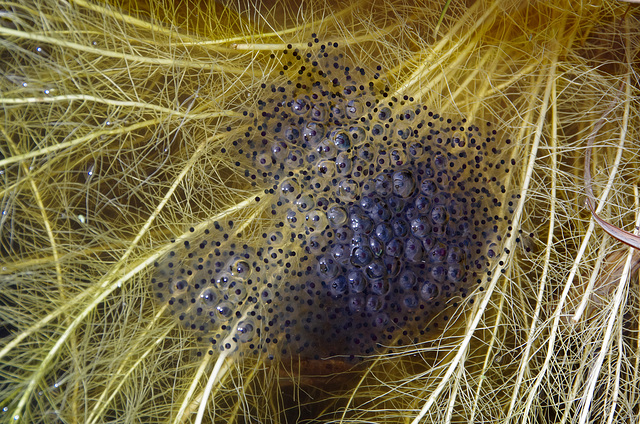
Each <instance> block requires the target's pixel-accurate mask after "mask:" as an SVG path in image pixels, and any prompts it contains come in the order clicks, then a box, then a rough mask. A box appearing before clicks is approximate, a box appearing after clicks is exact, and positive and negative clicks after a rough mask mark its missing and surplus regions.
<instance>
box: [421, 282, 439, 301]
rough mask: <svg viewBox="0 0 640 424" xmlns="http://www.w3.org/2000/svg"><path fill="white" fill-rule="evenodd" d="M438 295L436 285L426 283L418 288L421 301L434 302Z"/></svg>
mask: <svg viewBox="0 0 640 424" xmlns="http://www.w3.org/2000/svg"><path fill="white" fill-rule="evenodd" d="M439 294H440V288H439V287H438V285H437V284H434V283H431V282H428V283H424V284H423V285H422V287H421V288H420V297H421V298H422V300H425V301H427V302H431V301H433V300H435V299H436V298H437V297H438V296H439Z"/></svg>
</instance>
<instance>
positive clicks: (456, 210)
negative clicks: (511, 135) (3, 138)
mask: <svg viewBox="0 0 640 424" xmlns="http://www.w3.org/2000/svg"><path fill="white" fill-rule="evenodd" d="M316 42H317V40H316ZM314 49H315V54H314V53H311V52H309V53H307V54H306V55H304V57H303V56H302V53H300V52H299V51H298V50H294V51H293V57H294V62H293V63H291V62H290V63H289V64H287V65H286V66H285V70H290V69H292V67H297V70H298V72H297V74H298V77H297V80H295V81H291V80H284V81H283V82H282V83H280V84H273V85H271V86H267V85H263V89H264V92H265V93H266V94H265V95H264V98H263V100H260V101H258V102H257V107H256V109H255V110H254V111H251V113H247V116H248V119H249V120H251V122H250V123H249V124H248V125H247V126H246V128H244V129H243V130H242V131H235V132H233V130H232V132H231V134H237V138H234V141H233V146H234V149H233V150H234V151H233V154H234V155H235V156H234V160H233V162H232V163H234V164H235V167H236V170H237V171H238V172H240V173H242V174H243V175H244V176H245V177H246V178H247V180H248V181H251V182H252V185H253V186H255V187H259V188H261V189H262V190H263V192H264V195H261V196H260V197H259V198H256V201H257V202H258V203H261V204H263V205H266V207H265V213H264V215H265V216H264V217H262V218H261V219H262V220H263V221H264V222H266V223H267V224H265V226H266V227H268V229H267V230H266V231H265V232H264V234H262V239H261V240H260V241H258V242H255V243H248V242H240V240H241V239H242V237H241V235H240V234H236V232H235V231H234V222H232V221H229V222H224V223H222V222H216V223H215V224H214V225H212V227H211V228H210V229H208V230H206V231H205V232H204V234H197V235H194V238H193V240H197V241H195V242H194V241H186V242H183V243H181V244H180V245H178V246H175V249H173V250H172V251H171V252H170V253H169V255H168V256H167V257H166V258H165V259H163V260H161V261H159V262H158V263H157V264H156V270H155V275H154V278H153V281H152V282H153V289H154V292H155V295H156V298H157V299H158V300H159V301H161V302H163V303H167V304H168V305H169V310H170V311H171V313H172V314H173V315H175V316H176V317H177V319H178V320H179V321H180V322H181V323H182V325H184V326H185V327H187V328H191V329H193V330H194V331H195V332H196V333H198V334H199V335H198V337H199V339H200V340H202V341H203V342H205V343H206V344H207V346H209V348H210V349H211V350H213V349H214V348H215V349H221V350H229V349H232V350H236V349H237V350H240V351H241V352H243V353H246V352H254V353H266V354H268V355H271V356H278V355H279V356H288V355H299V356H302V357H310V358H323V357H328V356H332V355H350V356H357V355H366V354H370V353H373V352H378V351H379V348H380V347H384V346H392V345H396V346H397V345H406V344H412V343H417V342H419V341H421V340H424V339H425V338H426V337H428V335H429V334H435V332H436V330H437V329H438V328H442V327H443V323H445V322H446V321H447V320H448V319H449V317H448V313H449V312H448V311H450V310H451V308H454V307H456V306H457V305H458V302H459V301H460V300H461V299H463V298H465V297H467V295H468V294H469V293H470V292H471V291H473V290H475V289H476V288H477V287H478V286H479V284H481V283H482V282H483V278H486V275H487V273H489V272H490V269H491V266H492V258H494V257H495V256H497V255H498V253H499V252H498V249H499V246H500V244H501V240H502V234H503V233H505V232H506V228H507V227H508V225H509V215H510V214H511V213H512V204H511V201H510V200H511V199H510V197H508V195H507V193H506V191H507V190H506V188H505V186H504V184H503V183H502V182H501V178H500V177H501V175H504V174H505V173H508V172H509V166H510V165H512V164H513V163H512V160H513V159H511V160H509V159H505V157H506V155H505V154H504V152H502V151H501V147H502V148H504V147H506V146H508V144H509V141H508V140H502V139H500V138H499V137H498V135H497V132H496V131H495V130H493V129H492V127H491V125H490V124H486V126H484V127H483V128H479V127H477V126H474V125H471V124H469V123H467V122H466V121H465V120H464V119H461V120H460V121H459V122H455V123H454V122H453V121H451V120H448V119H444V118H443V117H441V116H439V115H438V114H435V113H433V112H431V111H428V110H427V108H426V107H425V106H422V105H420V104H418V103H416V102H415V101H414V99H412V98H410V97H408V96H402V97H401V98H397V97H395V96H393V95H390V94H389V92H388V91H389V90H388V87H380V86H381V84H382V83H381V78H380V75H379V73H378V72H374V73H370V72H367V71H365V70H364V69H362V68H360V67H354V68H350V67H349V66H348V65H346V64H345V62H346V60H345V58H344V57H343V55H342V54H340V53H338V46H337V45H329V46H325V45H322V46H315V47H314ZM311 50H313V49H311ZM378 71H379V69H378ZM221 153H223V154H231V152H227V151H226V150H225V151H223V152H221Z"/></svg>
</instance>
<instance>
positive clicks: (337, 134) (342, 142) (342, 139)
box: [329, 130, 351, 150]
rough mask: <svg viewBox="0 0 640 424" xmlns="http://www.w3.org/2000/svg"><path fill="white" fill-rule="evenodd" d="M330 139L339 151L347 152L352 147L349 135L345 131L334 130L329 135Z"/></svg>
mask: <svg viewBox="0 0 640 424" xmlns="http://www.w3.org/2000/svg"><path fill="white" fill-rule="evenodd" d="M329 139H330V140H331V141H332V142H333V145H334V146H335V147H336V149H338V150H347V149H349V148H350V147H351V140H350V136H349V133H348V132H346V131H344V130H333V131H331V134H330V135H329Z"/></svg>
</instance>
